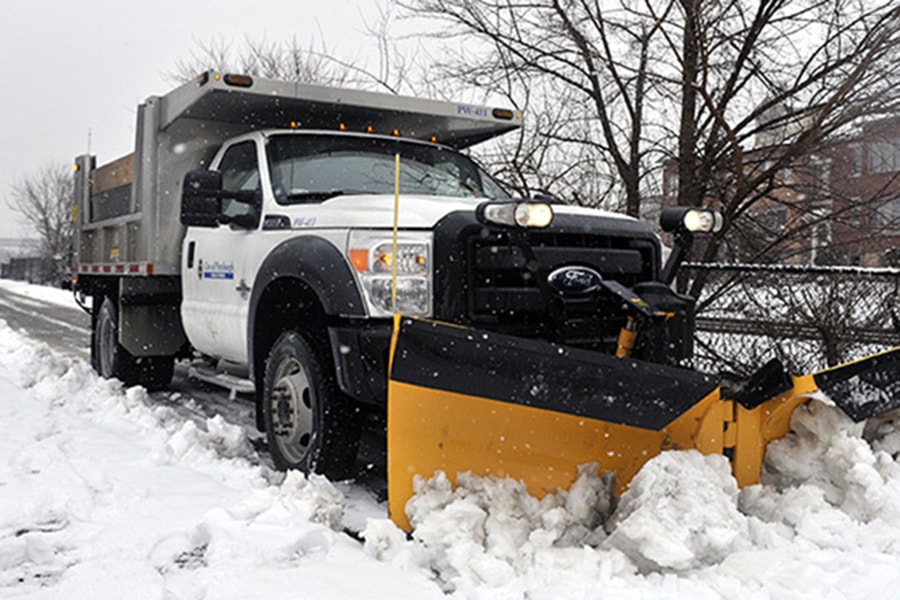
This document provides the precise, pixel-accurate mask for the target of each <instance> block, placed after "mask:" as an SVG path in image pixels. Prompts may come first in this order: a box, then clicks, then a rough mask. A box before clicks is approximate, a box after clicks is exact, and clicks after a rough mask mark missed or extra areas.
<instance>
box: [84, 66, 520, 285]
mask: <svg viewBox="0 0 900 600" xmlns="http://www.w3.org/2000/svg"><path fill="white" fill-rule="evenodd" d="M519 125H520V117H519V115H517V114H515V113H513V111H509V110H504V109H490V108H485V107H482V106H472V105H468V104H459V103H453V102H442V101H436V100H426V99H418V98H410V97H405V96H396V95H391V94H380V93H376V92H365V91H359V90H346V89H338V88H328V87H321V86H313V85H306V84H299V83H292V82H286V81H277V80H266V79H251V78H249V77H246V76H238V75H228V74H224V75H223V74H219V73H212V72H209V73H204V74H203V75H201V76H200V77H199V78H198V79H197V81H195V82H190V83H187V84H184V85H182V86H181V87H178V88H176V89H175V90H173V91H171V92H169V93H168V94H166V95H165V96H151V97H150V98H148V99H147V101H146V102H145V103H144V104H141V105H140V106H139V107H138V112H137V127H136V139H135V152H134V153H133V154H131V155H128V156H125V157H123V158H120V159H118V160H115V161H113V162H111V163H108V164H106V165H103V166H101V167H96V159H95V157H93V156H89V155H83V156H79V157H78V158H76V179H75V200H76V206H77V211H78V212H77V222H78V234H79V235H78V242H77V246H76V251H77V259H76V260H77V265H76V272H77V273H79V274H82V275H87V274H98V275H102V274H109V275H153V274H159V275H177V274H178V272H179V266H180V264H179V255H180V250H181V240H182V237H183V234H184V229H183V226H182V225H181V223H180V222H179V200H180V197H181V183H182V180H183V178H184V175H185V173H187V172H188V171H190V170H193V169H201V168H205V167H207V166H208V165H209V164H210V161H211V160H212V159H213V157H214V155H215V153H216V151H217V150H218V148H219V146H221V144H222V143H223V142H224V141H226V140H228V139H229V138H232V137H234V136H237V135H240V134H242V133H246V132H248V131H252V130H257V129H267V128H277V129H284V128H287V127H296V128H303V129H324V130H333V131H339V130H347V131H369V132H372V133H378V134H393V135H402V136H403V137H409V138H415V139H424V140H436V141H438V142H439V143H442V144H445V145H448V146H452V147H455V148H465V147H468V146H471V145H473V144H476V143H478V142H481V141H484V140H486V139H489V138H492V137H494V136H497V135H499V134H501V133H504V132H506V131H509V130H511V129H515V128H517V127H518V126H519Z"/></svg>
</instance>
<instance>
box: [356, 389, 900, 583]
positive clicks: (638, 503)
mask: <svg viewBox="0 0 900 600" xmlns="http://www.w3.org/2000/svg"><path fill="white" fill-rule="evenodd" d="M894 417H896V415H894ZM792 426H793V428H794V433H791V434H790V435H788V436H787V437H786V438H784V439H783V440H779V441H778V442H776V443H774V444H772V446H771V447H770V450H769V452H768V454H767V460H766V467H765V473H764V477H763V482H762V483H761V484H760V485H756V486H751V487H749V488H746V489H744V490H738V487H737V483H736V481H735V480H734V478H733V477H732V475H731V472H730V467H729V464H728V461H727V460H726V459H725V458H724V457H722V456H703V455H701V454H700V453H698V452H696V451H693V450H690V451H672V452H665V453H663V454H661V455H660V456H658V457H656V458H654V459H652V460H651V461H649V462H648V463H647V464H646V465H645V466H644V468H643V469H642V470H641V471H640V472H639V473H638V475H637V476H636V477H635V478H634V479H633V481H632V483H631V485H630V487H629V489H628V491H627V492H626V493H625V494H623V495H622V497H621V498H620V499H619V501H618V506H617V507H615V503H613V502H611V501H610V495H609V490H610V487H609V483H610V482H609V480H607V479H605V478H603V477H600V476H598V475H597V474H596V465H587V466H585V467H584V468H583V469H582V471H581V474H580V477H579V479H578V482H577V483H576V484H575V485H574V486H573V488H572V489H571V490H569V491H567V492H566V491H562V492H560V493H559V494H556V495H550V496H547V497H546V498H544V499H543V500H540V501H538V500H537V499H535V498H533V497H531V496H529V495H528V494H527V492H526V491H525V489H524V486H523V485H522V484H521V483H518V482H514V481H511V480H497V479H493V478H479V477H474V476H472V475H471V474H461V475H460V476H459V478H458V479H457V481H456V485H455V486H452V485H451V484H450V482H449V481H448V479H447V477H446V476H445V475H444V474H442V473H441V474H438V475H436V476H435V477H433V478H431V479H428V480H420V481H418V482H417V488H416V492H417V493H416V496H414V497H413V498H412V499H411V500H410V502H409V504H408V505H407V514H408V515H409V517H410V521H411V522H412V523H413V525H414V527H415V529H414V531H413V533H412V539H411V540H410V541H406V539H405V538H404V537H403V536H402V534H400V533H399V532H398V531H396V529H395V528H393V526H391V525H390V524H389V523H388V522H379V521H373V522H371V523H370V525H369V528H368V529H367V531H366V532H365V537H366V551H367V553H368V554H370V555H371V556H375V557H377V558H379V559H381V560H385V561H389V562H391V563H393V564H395V565H401V566H403V567H404V568H406V569H427V570H429V571H431V572H433V573H434V574H435V577H436V579H437V581H438V582H439V583H440V584H441V585H442V587H443V589H445V590H446V591H448V592H455V594H456V595H458V596H460V597H467V598H522V597H529V598H557V597H572V598H578V597H591V596H592V595H594V594H600V593H603V594H608V595H610V596H616V597H618V596H620V595H622V594H625V595H627V594H629V593H630V594H635V595H638V596H639V595H640V594H641V593H646V594H650V595H654V596H655V595H674V594H691V595H698V596H699V597H719V596H731V597H757V596H759V595H762V596H764V597H765V596H768V595H770V594H771V595H779V594H781V595H787V596H791V597H794V596H797V595H800V596H802V595H804V594H808V597H810V598H813V597H814V598H822V597H840V598H845V597H851V598H872V597H879V598H881V597H900V592H898V591H896V590H897V589H900V588H898V587H897V586H898V585H900V466H898V464H897V462H896V461H895V458H894V455H896V454H897V451H898V449H900V429H898V423H897V419H896V418H892V417H891V416H888V417H886V418H883V419H881V420H879V421H878V422H877V423H875V422H870V423H869V425H868V427H865V426H864V425H863V424H854V423H853V422H852V421H851V420H850V419H849V418H848V417H847V416H846V415H844V414H843V413H842V412H840V411H839V410H838V409H836V408H834V407H832V406H829V405H827V404H825V403H821V402H817V401H814V402H811V403H809V404H808V405H807V406H805V407H802V408H801V409H799V410H797V411H796V412H795V413H794V417H793V422H792ZM614 507H615V509H614V510H612V509H613V508H614Z"/></svg>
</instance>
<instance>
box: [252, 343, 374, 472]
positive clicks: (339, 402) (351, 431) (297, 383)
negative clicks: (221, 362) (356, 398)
mask: <svg viewBox="0 0 900 600" xmlns="http://www.w3.org/2000/svg"><path fill="white" fill-rule="evenodd" d="M265 371H266V373H265V384H264V392H263V417H264V420H265V426H266V436H267V438H268V442H269V450H270V451H271V453H272V460H273V461H274V463H275V466H276V467H277V468H279V469H299V470H301V471H304V472H307V473H309V472H315V473H320V474H323V475H325V476H327V477H329V478H331V479H334V480H338V479H346V478H348V477H352V476H353V475H354V467H355V464H356V453H357V449H358V448H359V432H360V419H359V414H358V410H357V408H356V407H355V406H354V403H353V401H352V400H351V399H350V398H348V397H347V396H345V395H344V394H343V393H341V391H340V390H339V389H338V387H337V383H336V382H335V378H334V373H333V371H332V369H331V368H330V365H329V364H328V363H327V362H325V361H324V360H322V359H321V357H320V356H319V354H318V353H317V352H316V350H315V348H314V347H313V346H312V345H311V344H310V343H309V342H308V341H307V339H306V338H304V337H303V335H301V334H300V333H298V332H296V331H288V332H286V333H284V334H282V335H281V337H279V338H278V341H276V342H275V345H274V346H273V347H272V351H271V352H270V353H269V357H268V359H267V360H266V370H265Z"/></svg>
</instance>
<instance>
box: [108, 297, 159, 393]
mask: <svg viewBox="0 0 900 600" xmlns="http://www.w3.org/2000/svg"><path fill="white" fill-rule="evenodd" d="M91 350H92V352H91V363H92V364H93V365H94V368H95V369H96V370H97V373H99V374H100V375H101V376H102V377H106V378H108V379H109V378H116V379H119V380H120V381H122V383H124V384H125V385H143V386H144V387H146V388H147V389H149V390H157V389H160V388H164V387H166V386H167V385H169V382H170V381H172V374H173V372H174V369H175V359H174V357H172V356H141V357H135V356H132V355H131V353H129V352H128V350H126V349H125V348H123V347H122V345H121V344H119V315H118V311H117V309H116V305H115V303H114V302H113V301H112V299H111V298H109V297H106V298H104V299H103V303H102V304H101V305H100V310H99V311H98V313H97V318H96V319H95V321H94V341H93V347H92V348H91Z"/></svg>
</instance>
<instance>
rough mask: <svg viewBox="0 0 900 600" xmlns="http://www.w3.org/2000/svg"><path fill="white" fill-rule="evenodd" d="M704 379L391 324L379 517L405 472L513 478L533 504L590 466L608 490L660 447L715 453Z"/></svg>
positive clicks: (713, 400)
mask: <svg viewBox="0 0 900 600" xmlns="http://www.w3.org/2000/svg"><path fill="white" fill-rule="evenodd" d="M726 410H727V406H726V404H725V403H723V402H722V401H721V400H720V399H719V396H718V380H717V378H715V377H714V376H710V375H705V374H700V373H696V372H694V371H689V370H686V369H677V368H673V367H667V366H663V365H655V364H649V363H645V362H641V361H636V360H631V359H627V358H616V357H614V356H609V355H606V354H601V353H596V352H588V351H583V350H578V349H573V348H568V347H564V346H558V345H554V344H550V343H547V342H543V341H536V340H530V339H523V338H516V337H511V336H504V335H499V334H494V333H486V332H483V331H476V330H472V329H465V328H460V327H455V326H451V325H446V324H442V323H435V322H428V321H420V320H414V319H409V318H406V317H403V318H401V319H400V320H399V322H398V324H397V326H396V327H395V334H394V347H393V360H392V368H391V374H390V381H389V388H388V495H389V502H390V511H391V518H392V519H394V521H395V522H396V523H397V524H398V525H400V526H401V527H404V528H407V529H408V528H409V523H408V521H407V518H406V515H405V512H404V507H405V505H406V502H407V500H408V499H409V498H410V497H411V496H412V494H413V478H414V476H415V475H420V476H423V477H430V476H432V475H433V474H434V473H435V472H436V471H439V470H440V471H444V472H446V473H447V474H448V476H450V477H451V478H453V477H455V475H456V474H457V473H459V472H466V471H471V472H473V473H475V474H477V475H495V476H498V477H505V476H509V477H513V478H516V479H520V480H523V481H524V482H525V484H526V485H527V487H528V489H529V492H530V493H531V494H533V495H535V496H537V497H543V496H544V495H546V494H547V493H549V492H554V491H556V490H557V489H558V488H567V487H569V486H570V485H571V483H572V482H574V481H575V479H576V478H577V475H578V473H577V466H578V465H579V464H583V463H588V462H597V463H599V465H600V468H601V470H603V471H613V472H615V473H616V476H617V481H618V486H619V489H620V490H621V489H622V488H624V486H625V485H627V483H628V482H629V481H630V480H631V478H632V477H633V476H634V474H635V473H637V471H638V470H639V469H640V468H641V466H643V464H644V463H645V462H646V461H647V460H649V459H650V458H651V457H653V456H655V455H657V454H659V453H660V452H662V451H663V450H667V449H677V448H696V449H698V450H700V451H701V452H704V453H713V452H722V451H723V441H724V432H723V427H722V423H723V420H724V419H726V418H727V415H726V414H725V411H726Z"/></svg>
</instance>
